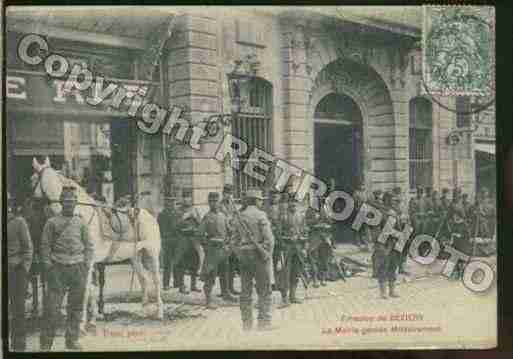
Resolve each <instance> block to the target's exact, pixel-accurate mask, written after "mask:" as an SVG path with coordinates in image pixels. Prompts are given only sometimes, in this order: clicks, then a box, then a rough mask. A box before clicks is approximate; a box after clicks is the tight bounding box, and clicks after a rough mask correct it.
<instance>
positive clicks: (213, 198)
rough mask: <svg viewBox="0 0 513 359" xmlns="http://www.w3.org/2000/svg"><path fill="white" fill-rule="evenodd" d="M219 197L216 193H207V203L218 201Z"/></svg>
mask: <svg viewBox="0 0 513 359" xmlns="http://www.w3.org/2000/svg"><path fill="white" fill-rule="evenodd" d="M220 197H221V195H220V194H219V193H218V192H209V193H208V200H209V201H219V198H220Z"/></svg>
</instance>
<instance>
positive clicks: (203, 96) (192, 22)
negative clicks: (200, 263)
mask: <svg viewBox="0 0 513 359" xmlns="http://www.w3.org/2000/svg"><path fill="white" fill-rule="evenodd" d="M176 24H177V32H176V34H175V36H173V37H172V39H171V41H170V44H169V50H170V52H169V76H168V78H169V94H170V96H169V106H170V108H171V107H172V106H181V107H183V108H185V109H186V113H185V115H183V116H182V118H184V119H186V120H188V121H190V123H191V125H195V124H198V123H200V122H201V121H202V120H203V119H205V118H207V117H208V116H209V115H214V114H217V113H219V112H220V110H221V108H220V107H221V106H220V101H221V99H220V98H219V91H218V86H219V85H220V84H219V81H220V78H219V71H218V66H217V51H218V41H217V32H218V30H217V21H216V19H215V18H214V17H211V15H210V16H209V14H208V13H202V12H199V11H194V13H186V14H184V15H180V17H179V18H178V19H177V23H176ZM189 132H190V131H189ZM189 135H190V134H189ZM189 135H188V136H189ZM221 139H222V138H221V136H219V137H218V138H215V139H212V138H210V139H207V140H206V141H202V143H201V149H200V150H193V149H192V148H191V147H189V146H188V145H180V144H176V145H175V146H174V147H175V153H174V154H173V155H172V156H173V158H172V163H173V168H172V171H173V174H174V180H175V184H176V185H177V187H178V188H180V189H181V188H183V187H185V186H192V187H193V201H194V204H206V203H207V195H208V192H210V191H221V190H222V186H223V176H222V167H221V164H220V163H219V162H218V161H217V160H215V159H213V158H212V156H211V154H212V153H215V149H216V148H217V146H218V143H219V142H220V140H221Z"/></svg>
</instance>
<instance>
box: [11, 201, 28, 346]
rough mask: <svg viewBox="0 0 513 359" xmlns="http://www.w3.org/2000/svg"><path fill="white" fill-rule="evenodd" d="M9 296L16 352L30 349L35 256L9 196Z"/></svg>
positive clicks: (12, 337) (13, 342)
mask: <svg viewBox="0 0 513 359" xmlns="http://www.w3.org/2000/svg"><path fill="white" fill-rule="evenodd" d="M7 201H8V203H7V206H8V212H7V253H8V260H7V262H8V276H7V278H8V282H7V284H8V296H9V305H10V308H11V309H10V311H9V312H10V313H12V318H11V322H10V325H9V330H10V332H11V337H10V343H11V346H12V349H13V350H14V351H25V349H26V336H27V334H26V327H25V325H26V322H25V297H26V293H27V285H28V279H29V272H30V266H31V265H32V256H33V253H34V250H33V246H32V240H31V238H30V233H29V229H28V225H27V222H26V221H25V219H24V218H23V217H22V216H20V215H18V213H17V211H16V202H15V200H14V198H12V197H9V194H7Z"/></svg>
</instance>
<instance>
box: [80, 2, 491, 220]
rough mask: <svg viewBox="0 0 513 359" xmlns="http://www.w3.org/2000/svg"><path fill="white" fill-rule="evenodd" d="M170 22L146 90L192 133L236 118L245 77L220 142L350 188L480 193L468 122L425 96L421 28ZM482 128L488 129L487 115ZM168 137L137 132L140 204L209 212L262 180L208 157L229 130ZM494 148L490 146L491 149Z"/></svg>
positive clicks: (205, 17) (207, 15)
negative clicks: (229, 140)
mask: <svg viewBox="0 0 513 359" xmlns="http://www.w3.org/2000/svg"><path fill="white" fill-rule="evenodd" d="M419 11H420V10H419ZM165 12H166V11H164V13H165ZM173 15H174V17H173V19H172V26H171V29H172V31H171V34H170V36H169V38H168V39H167V40H166V41H165V44H164V48H163V52H162V58H161V59H160V71H159V74H158V78H154V79H150V80H151V81H154V82H155V83H156V84H157V85H156V86H158V88H159V90H158V93H159V96H160V97H159V101H160V102H161V103H162V105H164V106H168V107H169V108H171V107H172V106H180V107H182V108H184V109H185V113H184V116H183V117H184V118H185V119H187V120H189V121H190V122H191V123H192V124H198V123H200V122H201V121H202V120H204V119H205V118H207V117H208V116H211V115H216V114H227V113H231V111H232V106H233V98H234V94H233V88H232V87H231V83H230V81H229V79H230V74H231V73H233V72H234V71H235V70H236V69H238V68H241V69H244V68H251V71H250V72H251V76H250V79H249V80H247V81H243V82H241V83H240V84H239V86H240V87H239V90H240V98H241V100H242V101H241V107H240V113H238V116H237V120H234V121H232V122H231V126H227V127H225V128H224V129H223V131H224V133H230V132H231V133H233V134H234V135H236V136H239V137H241V138H243V139H245V140H247V141H249V142H250V143H251V144H252V145H253V146H256V147H259V148H261V149H264V150H266V151H269V152H271V153H273V154H274V155H275V156H276V157H277V158H280V159H283V160H286V161H288V162H290V163H291V164H293V165H295V166H297V167H300V168H301V169H304V170H306V171H308V172H310V173H313V174H315V175H317V176H319V177H321V178H323V179H326V180H329V179H330V178H334V179H335V184H336V185H337V186H339V187H342V188H343V189H346V190H349V191H350V190H352V189H353V188H354V185H355V183H357V182H359V181H363V182H364V183H365V184H366V187H367V188H368V189H369V190H372V189H378V188H379V189H382V190H383V189H391V188H392V187H396V186H399V187H401V188H402V189H403V191H405V192H414V191H415V188H416V187H417V186H427V187H432V188H433V189H436V190H440V189H442V188H444V187H449V188H451V187H454V186H460V187H462V188H463V191H464V192H466V193H469V194H470V196H471V197H472V196H473V194H474V192H475V189H476V172H478V170H479V169H478V168H476V159H475V157H476V155H475V150H476V144H475V143H476V141H475V139H474V134H473V132H472V131H471V128H472V118H466V119H465V118H461V115H458V114H457V112H456V111H455V109H456V108H457V105H458V104H456V101H455V100H454V99H453V98H445V97H432V96H430V95H429V94H425V93H424V91H423V84H422V76H421V73H422V71H421V70H422V69H421V61H420V45H419V44H420V36H421V31H420V26H421V24H420V23H419V24H411V25H404V24H399V23H393V22H384V21H381V22H378V21H368V20H366V21H359V20H358V19H354V18H350V17H348V18H346V17H342V18H341V17H340V16H335V15H336V14H335V15H329V14H326V13H319V12H316V11H313V10H308V11H307V10H304V11H303V10H301V11H297V10H295V11H290V10H286V9H282V10H277V9H274V10H269V9H256V10H253V9H249V8H248V9H246V8H240V9H228V8H226V9H208V10H202V9H201V8H197V9H191V8H184V9H181V8H176V9H174V10H173ZM131 16H132V21H136V22H137V15H136V14H132V15H131ZM149 16H150V15H148V17H149ZM157 18H158V19H159V21H158V22H160V23H162V22H163V19H166V16H165V14H163V13H160V14H158V16H157ZM156 22H157V21H155V23H156ZM152 26H153V25H152V22H151V21H148V19H146V20H145V22H144V24H141V26H140V27H139V33H138V34H136V35H133V37H132V38H131V39H130V41H128V42H124V43H122V45H120V46H121V47H125V46H128V45H127V44H130V45H131V46H132V45H134V41H135V43H136V44H142V45H141V46H140V47H139V48H138V49H136V47H138V46H135V45H134V46H133V47H135V48H132V49H131V50H130V51H131V53H132V52H135V53H137V54H138V53H140V54H141V55H144V48H145V45H144V40H145V38H146V37H147V36H149V35H147V34H148V33H150V32H152V31H154V28H153V27H152ZM88 31H96V30H95V29H89V30H88ZM118 33H119V34H118V35H116V37H117V38H119V37H120V36H121V34H122V33H123V31H119V32H118ZM127 37H129V36H124V38H127ZM137 56H139V55H137ZM137 56H135V57H134V61H135V63H137V59H138V57H137ZM134 79H135V80H141V79H138V78H133V80H134ZM151 81H150V82H151ZM469 106H470V105H469ZM467 117H468V116H467ZM487 119H488V120H487V121H488V122H491V124H492V126H493V124H494V122H495V114H494V112H493V111H492V112H491V115H489V116H488V117H487ZM488 126H490V124H489V125H488ZM111 127H112V126H111ZM111 131H112V128H111ZM136 132H137V131H136ZM455 134H457V136H456V137H458V138H457V139H458V141H456V142H458V143H457V144H456V143H455V141H451V138H453V137H454V135H455ZM164 137H165V136H163V135H162V134H161V133H158V134H155V135H146V134H142V133H140V131H139V133H137V141H136V143H137V146H136V147H137V150H135V151H134V152H133V156H132V157H131V159H130V162H131V166H132V168H133V171H132V172H130V173H132V174H133V175H132V176H131V179H132V180H133V181H135V183H136V187H137V192H138V193H139V194H141V193H142V194H143V195H142V196H140V198H139V205H141V206H144V207H148V208H152V209H154V210H155V211H158V210H159V209H160V208H161V205H162V197H163V193H164V192H165V191H166V189H165V188H167V186H171V188H172V190H173V191H176V192H177V193H180V190H181V189H182V188H184V187H192V188H193V200H194V202H195V203H196V204H197V205H206V203H207V195H208V192H209V191H221V190H222V187H223V185H224V184H226V183H231V184H234V185H235V187H236V188H237V191H244V190H245V189H246V187H248V186H251V185H254V184H255V183H253V182H251V180H248V179H247V178H244V176H243V175H241V174H238V173H237V172H236V171H235V172H234V171H233V169H232V168H231V167H230V164H229V163H226V162H224V163H222V162H219V161H217V160H216V159H213V158H212V156H211V154H212V153H213V152H215V150H214V149H216V148H217V147H218V146H219V143H220V142H221V141H222V138H223V136H222V133H221V134H220V135H219V136H216V137H215V138H209V139H208V140H206V141H203V143H202V145H201V149H200V150H194V149H192V148H190V147H189V146H185V145H181V144H178V143H173V144H171V145H170V144H169V143H168V141H167V140H166V139H165V138H164ZM493 142H494V136H489V138H488V142H487V144H488V145H489V146H492V147H493ZM480 148H481V150H482V146H481V147H480ZM485 151H487V152H493V150H490V147H488V149H486V150H485ZM492 160H493V158H492Z"/></svg>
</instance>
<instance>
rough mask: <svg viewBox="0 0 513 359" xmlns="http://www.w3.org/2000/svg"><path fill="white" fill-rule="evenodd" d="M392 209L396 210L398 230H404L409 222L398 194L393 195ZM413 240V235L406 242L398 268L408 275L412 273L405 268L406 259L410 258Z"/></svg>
mask: <svg viewBox="0 0 513 359" xmlns="http://www.w3.org/2000/svg"><path fill="white" fill-rule="evenodd" d="M392 210H393V211H394V212H395V214H396V216H397V222H396V227H397V229H398V230H400V231H402V230H403V229H404V226H405V225H406V224H407V223H408V217H407V216H406V215H405V213H403V212H402V209H401V200H400V198H399V197H397V196H392ZM411 241H412V237H410V239H408V241H407V242H406V244H405V246H404V248H403V252H402V253H401V254H400V258H399V263H398V269H399V273H401V274H406V275H408V274H410V273H409V272H408V271H406V270H405V269H404V268H405V265H406V260H407V259H408V251H409V250H410V244H411Z"/></svg>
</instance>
